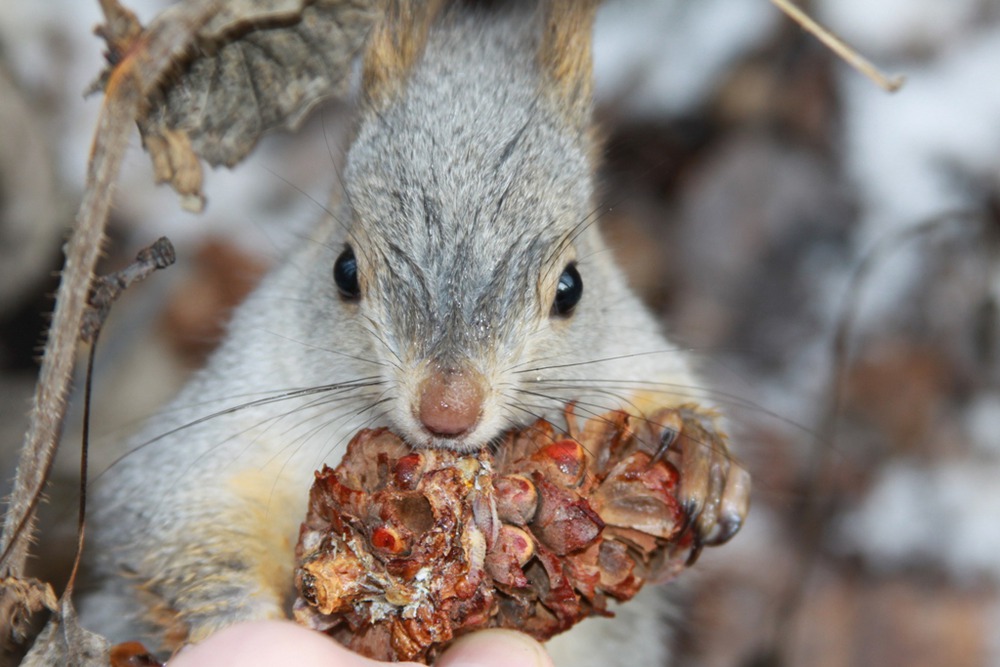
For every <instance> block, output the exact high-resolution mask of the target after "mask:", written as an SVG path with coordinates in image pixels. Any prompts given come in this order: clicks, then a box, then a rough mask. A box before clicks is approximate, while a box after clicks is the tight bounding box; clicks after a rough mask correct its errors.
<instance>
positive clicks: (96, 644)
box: [21, 599, 111, 667]
mask: <svg viewBox="0 0 1000 667" xmlns="http://www.w3.org/2000/svg"><path fill="white" fill-rule="evenodd" d="M110 647H111V644H110V642H109V641H108V640H107V639H105V638H104V637H101V636H100V635H96V634H94V633H93V632H90V631H88V630H84V629H83V628H82V627H80V623H79V621H78V620H77V617H76V611H75V610H74V609H73V604H72V603H71V602H70V601H69V600H68V599H64V600H63V601H62V603H61V604H60V608H59V612H58V613H56V614H55V615H54V616H53V617H52V618H51V620H49V623H48V625H46V626H45V629H44V630H42V634H40V635H38V638H37V639H36V640H35V644H34V646H32V647H31V651H29V652H28V655H27V656H25V658H24V660H23V661H22V662H21V667H51V666H52V665H67V666H69V667H108V663H109V661H110V657H109V650H110Z"/></svg>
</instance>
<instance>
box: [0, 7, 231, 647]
mask: <svg viewBox="0 0 1000 667" xmlns="http://www.w3.org/2000/svg"><path fill="white" fill-rule="evenodd" d="M218 5H219V1H218V0H201V1H200V2H196V1H191V2H186V3H181V4H178V5H175V6H173V7H171V8H170V9H169V10H167V11H166V12H164V13H163V14H161V15H160V17H159V18H158V19H157V20H156V21H155V22H154V23H153V24H152V25H151V26H150V27H149V28H148V29H146V30H141V27H140V30H136V29H135V28H136V24H135V23H134V17H131V18H130V14H129V13H128V12H127V11H125V10H122V9H121V8H120V6H119V5H118V4H117V2H115V1H114V0H102V7H103V8H104V10H105V16H106V18H107V21H108V23H107V25H106V26H105V30H106V31H107V32H108V33H110V34H113V35H117V36H119V37H120V38H121V39H120V40H119V41H118V42H117V44H118V45H121V46H120V48H118V49H117V53H115V54H114V55H115V58H116V61H115V62H113V63H112V64H113V65H114V68H113V69H112V70H111V72H110V75H109V76H108V77H107V84H106V87H105V99H104V104H103V107H102V109H101V115H100V118H99V120H98V126H97V131H96V133H95V137H94V144H93V146H92V148H91V157H90V162H89V165H88V170H87V188H86V191H85V192H84V196H83V201H82V202H81V204H80V208H79V210H78V212H77V215H76V220H75V224H74V229H73V233H72V236H71V237H70V240H69V242H68V243H67V246H66V261H65V264H64V266H63V272H62V279H61V280H60V283H59V289H58V291H57V292H56V306H55V311H54V313H53V317H52V325H51V327H50V330H49V335H48V339H47V341H46V344H45V351H44V354H43V357H42V367H41V371H40V374H39V378H38V382H37V384H36V386H35V395H34V398H33V404H32V412H31V422H30V424H29V426H28V431H27V433H26V434H25V438H24V444H23V446H22V449H21V458H20V461H19V463H18V469H17V475H16V478H15V480H14V489H13V492H12V494H11V498H10V503H9V505H8V507H7V511H6V514H5V515H4V526H3V534H2V536H0V552H2V554H3V555H2V556H0V578H6V579H10V580H17V579H20V578H21V577H23V572H24V564H25V561H26V560H27V555H28V547H29V546H30V543H31V539H32V536H33V534H34V523H35V518H34V515H35V512H34V508H35V504H36V503H37V500H36V499H37V497H38V496H39V494H41V492H42V489H43V488H44V486H45V483H46V481H47V479H48V476H49V473H50V471H51V468H52V461H53V460H54V458H55V451H56V447H57V444H58V440H59V435H60V433H61V431H62V424H63V419H64V417H65V413H66V399H67V396H68V394H69V387H70V382H71V378H72V372H73V366H74V360H75V357H76V345H77V341H78V339H79V336H80V332H81V325H82V323H83V319H84V313H85V312H86V307H87V297H88V294H89V292H90V285H91V280H92V277H93V272H94V266H95V265H96V263H97V259H98V257H99V255H100V252H101V245H102V242H103V238H104V227H105V225H106V223H107V218H108V212H109V209H110V206H111V197H112V186H113V184H114V181H115V179H116V178H117V175H118V172H119V169H120V167H121V162H122V158H123V156H124V154H125V150H126V148H127V147H128V140H129V136H130V135H131V133H132V128H133V124H134V122H135V119H136V117H137V116H138V113H139V111H140V110H141V109H142V107H143V105H144V104H145V102H146V99H147V98H148V96H149V94H150V93H151V92H152V91H153V90H154V88H155V86H156V85H157V82H158V81H159V80H160V79H161V77H162V76H163V74H164V73H165V72H166V71H168V70H169V68H170V67H171V66H172V65H173V64H174V62H175V61H176V60H177V59H178V58H179V57H180V56H181V55H182V54H183V53H184V52H185V51H186V50H187V49H188V48H189V47H190V44H191V42H192V41H193V39H194V35H195V31H196V29H197V27H198V26H200V25H202V24H203V23H204V22H205V21H206V20H207V19H208V18H209V17H211V16H212V14H213V13H215V12H216V11H217V9H218ZM119 10H120V11H119ZM18 527H21V528H20V529H19V528H18ZM12 591H13V588H11V587H0V639H3V638H5V637H7V636H11V635H12V634H14V631H15V628H14V627H13V624H14V621H13V619H14V618H18V617H19V615H18V614H17V613H15V612H16V610H18V608H19V607H20V606H22V602H21V601H20V600H19V599H18V598H17V596H16V595H15V594H14V593H13V592H12Z"/></svg>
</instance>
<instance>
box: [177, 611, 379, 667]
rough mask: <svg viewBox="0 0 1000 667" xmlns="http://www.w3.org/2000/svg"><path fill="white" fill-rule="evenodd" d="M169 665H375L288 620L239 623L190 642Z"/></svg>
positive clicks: (187, 666) (194, 666)
mask: <svg viewBox="0 0 1000 667" xmlns="http://www.w3.org/2000/svg"><path fill="white" fill-rule="evenodd" d="M169 664H170V667H209V666H212V667H215V666H217V665H240V666H241V667H255V666H258V665H259V666H260V667H264V666H265V665H267V666H270V665H302V666H308V665H326V666H329V665H337V666H338V667H375V666H376V665H378V664H379V663H376V662H374V661H372V660H368V659H367V658H363V657H361V656H359V655H357V654H355V653H352V652H351V651H349V650H347V649H346V648H344V647H343V646H341V645H340V644H338V643H337V642H335V641H333V640H332V639H330V638H329V637H325V636H323V635H322V634H320V633H318V632H315V631H313V630H309V629H306V628H303V627H301V626H298V625H295V624H294V623H292V622H290V621H252V622H248V623H240V624H238V625H234V626H232V627H229V628H226V629H224V630H221V631H219V632H218V633H216V634H214V635H212V636H211V637H209V638H208V639H206V640H205V641H203V642H201V643H199V644H195V645H193V646H190V647H188V648H186V649H184V650H183V651H181V652H180V653H178V654H177V655H176V656H175V657H173V658H171V659H170V663H169Z"/></svg>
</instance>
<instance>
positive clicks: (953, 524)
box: [0, 0, 1000, 667]
mask: <svg viewBox="0 0 1000 667" xmlns="http://www.w3.org/2000/svg"><path fill="white" fill-rule="evenodd" d="M162 4H163V3H158V2H154V1H153V0H135V1H132V2H130V3H129V6H130V7H131V8H133V9H134V10H136V11H137V12H138V13H139V15H140V18H142V19H143V20H145V21H148V20H149V19H150V18H152V17H153V16H154V15H155V14H156V12H157V11H158V9H159V8H160V6H161V5H162ZM807 9H808V10H809V11H810V12H812V14H813V15H814V16H815V17H816V18H818V19H820V20H821V21H823V22H824V23H826V24H827V25H828V26H829V27H831V28H832V29H833V30H834V31H835V32H838V33H839V34H840V35H842V36H843V37H844V38H846V39H847V40H848V41H849V42H851V43H852V44H853V45H854V46H855V47H857V48H858V49H859V50H860V51H861V52H863V53H864V54H865V55H867V56H869V57H870V58H872V59H873V60H875V61H876V62H877V63H878V64H879V65H880V66H882V67H883V68H884V69H886V70H887V71H888V72H890V73H892V74H896V73H901V74H905V75H906V77H907V83H906V85H905V87H904V88H903V89H902V91H900V92H899V93H896V94H895V95H889V94H887V93H885V92H883V91H881V90H880V89H879V88H877V87H876V86H875V85H874V84H873V83H872V82H871V81H869V80H868V79H865V78H863V77H862V76H861V75H859V74H857V73H856V72H854V71H853V70H850V69H849V68H848V67H847V66H846V65H844V64H843V63H842V62H841V61H839V60H838V59H837V58H836V57H835V56H833V55H832V54H831V53H829V52H828V51H827V50H826V49H825V48H824V47H822V46H821V45H819V44H818V43H817V42H816V40H815V39H813V38H812V37H810V36H808V35H806V34H804V33H803V32H802V31H801V30H800V29H799V28H798V27H797V26H796V25H795V24H793V23H792V22H791V21H790V20H789V19H787V18H786V17H785V16H783V15H782V14H781V13H780V12H779V11H778V10H777V9H775V8H774V6H772V5H771V4H770V3H769V2H767V1H766V0H697V1H695V0H608V1H607V2H606V3H605V6H604V7H603V9H602V10H601V14H600V17H599V21H598V27H597V35H596V42H595V67H596V76H597V92H598V105H599V118H600V122H601V126H602V128H603V132H604V135H605V138H606V151H605V157H606V165H605V168H604V171H603V173H602V181H601V183H602V185H601V201H602V202H603V208H604V221H603V222H604V224H605V228H606V231H607V234H608V236H609V238H610V239H611V240H612V243H613V245H614V247H615V249H616V252H618V253H619V256H620V259H621V262H622V264H623V265H624V266H625V267H626V268H627V270H628V272H629V274H630V277H631V279H632V282H633V284H634V285H635V287H636V289H637V290H638V291H639V292H640V293H642V295H643V296H644V297H645V299H646V301H647V303H649V304H650V306H651V307H652V308H653V309H654V310H655V311H656V312H657V313H658V314H660V315H661V316H662V320H663V322H664V326H665V327H666V328H667V329H668V331H670V332H671V334H672V335H673V336H674V338H675V339H676V340H677V341H678V342H679V343H680V345H681V346H682V347H684V348H686V349H688V350H690V352H691V354H692V355H693V356H694V357H695V358H696V359H697V360H698V364H699V367H700V369H701V372H702V376H703V378H704V380H705V387H704V388H703V389H702V390H703V391H704V395H705V396H706V397H712V398H713V399H714V400H716V401H717V402H719V403H720V404H722V405H723V406H724V407H725V408H726V410H727V414H728V416H729V420H730V430H731V433H732V438H733V442H734V446H735V447H736V448H737V450H738V452H739V454H740V456H741V457H742V458H743V459H744V460H745V462H746V464H747V465H748V467H749V468H750V470H751V472H752V474H753V476H754V483H755V489H754V500H753V503H754V504H753V507H752V510H751V515H750V519H749V521H748V523H747V525H746V526H745V528H744V530H743V531H742V532H741V533H740V534H739V536H738V537H737V538H736V539H735V540H734V541H733V542H732V543H731V544H730V545H727V546H726V547H724V548H721V549H717V550H709V551H708V552H706V553H705V554H703V556H702V559H701V561H700V562H699V563H698V565H697V567H695V568H694V569H693V570H691V571H690V572H688V573H686V574H685V576H684V577H682V582H681V583H680V584H679V585H678V586H677V587H678V590H679V591H682V592H683V597H684V598H685V599H686V604H687V605H688V606H689V609H688V610H687V611H685V612H684V613H683V614H681V616H682V617H683V620H682V621H681V622H680V623H679V632H678V636H677V642H678V645H679V651H680V655H681V656H682V664H683V665H692V666H693V665H704V666H710V667H714V666H719V667H723V666H744V667H751V666H754V667H757V666H759V667H764V666H770V665H775V666H777V665H821V666H824V667H825V666H829V667H839V666H848V665H900V666H902V665H907V666H908V667H924V666H926V667H930V666H941V665H950V666H951V665H953V666H961V667H965V666H968V667H978V666H998V665H1000V595H998V588H1000V308H998V304H1000V83H998V81H1000V3H997V2H996V0H948V2H942V1H941V0H882V1H881V2H879V3H870V2H865V1H864V0H814V1H813V2H810V3H808V6H807ZM100 19H101V17H100V15H99V13H98V8H97V3H96V2H91V1H82V0H46V2H44V3H30V2H5V3H2V4H0V473H2V479H0V493H2V494H4V495H6V493H7V492H9V483H10V479H11V477H12V475H13V469H14V465H15V461H16V456H17V451H18V448H19V446H20V443H21V437H22V434H23V432H24V429H25V427H26V424H27V418H26V413H27V409H28V404H29V397H30V395H31V392H32V391H33V384H34V379H35V373H36V371H37V366H36V360H35V355H36V352H37V350H38V343H39V340H40V339H41V336H42V331H43V328H44V325H45V321H46V320H45V313H47V312H49V311H50V310H51V302H50V300H49V295H50V294H51V293H52V292H53V291H54V289H55V285H56V279H55V277H54V276H55V272H56V271H58V269H59V267H60V265H61V244H62V242H63V240H64V238H65V236H66V234H67V230H68V229H69V225H70V223H71V220H72V217H73V214H74V212H75V209H76V206H77V204H78V202H79V199H80V196H81V192H82V187H83V179H84V171H85V168H86V161H87V153H88V150H89V143H90V139H91V135H92V132H93V127H94V122H95V119H96V115H97V111H98V109H99V104H100V98H99V97H92V98H89V99H84V98H83V96H82V92H83V90H84V89H85V88H86V87H87V85H88V84H89V83H90V82H91V81H92V80H93V79H94V78H96V77H97V75H98V74H99V72H100V70H101V67H102V58H101V49H102V44H101V43H100V41H99V40H98V39H97V38H96V37H94V36H93V35H92V34H91V30H92V27H93V26H94V25H95V24H97V23H99V22H100ZM348 126H349V119H348V118H345V114H344V113H343V112H342V110H340V109H338V108H337V106H336V105H335V104H329V105H325V106H322V107H320V108H318V109H317V110H316V111H315V112H314V113H313V114H312V116H311V118H310V120H308V121H307V122H306V124H305V126H304V127H303V128H302V130H301V131H300V132H299V133H297V134H294V135H290V134H275V135H273V136H270V137H269V138H267V139H266V140H265V141H263V142H262V144H261V145H260V147H259V148H258V150H257V151H256V152H255V153H254V154H253V155H252V156H251V158H250V159H249V160H247V161H246V162H245V163H244V164H242V165H241V166H240V167H239V168H237V169H236V170H234V171H227V170H224V169H223V170H217V171H212V172H209V173H207V175H206V190H205V192H206V195H207V197H208V206H207V209H206V211H205V212H204V213H203V214H202V215H191V214H188V213H185V212H184V211H183V210H182V209H181V208H180V206H179V204H178V200H177V197H176V196H175V195H174V193H173V192H172V191H170V190H168V189H166V188H163V187H156V186H154V185H153V183H152V172H151V169H150V167H149V163H148V159H147V158H146V156H145V155H144V153H143V152H142V148H141V146H140V145H139V138H138V134H136V135H134V139H133V141H132V145H131V147H130V150H129V154H128V158H127V160H126V165H125V168H124V170H123V173H122V176H121V178H120V180H119V185H118V190H117V197H116V200H115V209H114V210H113V212H112V218H111V221H110V236H111V238H110V240H109V243H108V245H107V257H106V259H105V261H104V262H103V267H102V271H110V270H114V269H117V268H120V267H121V266H122V265H124V264H125V263H127V262H128V261H129V259H130V258H131V257H132V256H133V255H134V254H135V252H136V251H137V250H138V249H139V248H140V247H142V246H145V245H147V244H149V243H151V242H152V241H153V240H155V239H156V238H157V237H158V236H161V235H166V236H169V237H170V239H171V240H172V241H173V242H174V244H175V245H176V247H177V250H178V256H179V262H178V266H177V267H175V268H173V269H171V270H169V271H167V272H162V273H159V274H157V275H156V276H155V277H154V278H153V279H152V280H150V281H148V282H147V283H145V284H144V285H142V286H141V287H138V288H133V289H132V290H131V291H130V292H129V293H128V294H127V295H126V297H125V299H123V300H122V301H121V302H119V304H118V305H117V306H116V307H115V309H114V311H113V314H112V318H111V321H110V322H109V324H108V328H107V329H106V330H105V333H104V334H103V336H102V340H101V348H100V350H99V356H98V364H97V371H96V377H95V382H96V399H95V400H96V402H95V405H94V424H95V427H94V433H93V446H92V456H93V457H94V459H95V462H94V464H93V469H94V471H95V473H96V472H99V471H100V470H101V469H103V468H104V467H107V466H108V465H110V464H111V463H112V462H113V461H114V460H115V459H116V458H117V457H118V456H119V455H120V454H121V452H120V451H119V450H118V449H116V443H118V442H120V440H121V439H122V438H123V437H124V436H125V435H127V434H128V433H129V432H130V431H131V430H133V429H135V428H136V426H137V425H138V423H139V422H140V421H141V420H142V419H143V417H144V416H146V415H149V414H150V413H152V412H153V411H155V409H156V406H157V405H159V404H160V403H161V402H162V401H164V400H166V398H168V397H169V396H170V395H171V394H172V393H173V392H174V391H175V390H176V389H177V388H178V387H179V385H180V384H181V383H182V382H183V380H184V378H185V377H186V375H187V374H188V373H190V372H191V370H192V369H194V368H197V366H198V365H199V364H200V363H201V362H202V361H203V359H204V358H205V355H206V354H207V353H209V352H210V351H211V349H212V346H213V344H214V342H215V341H216V340H217V339H218V336H219V334H220V332H221V330H222V326H223V324H224V318H225V314H226V313H227V312H228V310H229V309H231V308H232V306H233V305H235V304H236V303H238V302H239V300H240V299H241V298H242V297H243V295H245V294H246V292H247V290H248V289H250V288H251V287H252V285H253V284H254V282H255V281H256V280H257V279H258V278H259V276H260V275H261V274H262V273H263V272H264V271H265V270H266V269H267V267H268V266H269V265H270V264H271V263H273V261H274V260H275V259H276V258H277V257H280V256H281V254H282V253H283V252H284V250H285V249H286V248H288V247H289V246H290V245H292V244H293V243H295V242H296V240H297V239H299V238H300V237H301V236H302V235H303V234H305V233H307V230H308V228H309V225H310V224H311V223H312V222H313V221H314V220H316V219H317V218H318V216H319V213H320V210H319V208H320V207H319V204H318V203H317V202H320V203H322V202H325V201H326V200H327V198H328V194H327V193H328V192H329V191H330V189H331V187H332V186H333V185H334V183H335V180H336V174H335V170H333V169H332V168H331V165H332V164H333V163H334V162H335V160H337V159H339V156H340V154H341V151H342V148H340V146H342V140H343V136H344V134H345V128H346V127H348ZM80 417H81V410H80V406H79V404H78V401H75V402H74V404H73V406H72V409H71V411H70V416H69V419H68V421H67V425H66V436H67V437H66V443H65V445H64V447H63V450H62V452H61V457H60V461H59V462H58V465H57V468H56V471H55V479H54V481H53V484H52V486H51V489H50V494H49V498H50V502H48V503H47V504H46V505H45V507H44V508H43V511H44V515H45V526H44V531H43V534H42V536H41V540H40V542H39V545H38V548H37V550H36V554H38V556H39V557H38V558H36V560H35V562H34V563H33V567H34V568H35V572H36V574H37V575H38V576H41V577H44V578H48V579H49V580H52V581H54V582H60V581H62V580H63V579H64V576H65V575H64V574H63V572H64V571H65V567H66V563H67V562H68V560H69V559H70V558H71V556H72V548H73V531H74V526H73V518H74V516H75V514H74V513H75V486H74V485H75V483H76V482H75V475H76V465H77V463H76V461H77V457H78V453H77V448H78V442H79V423H80ZM643 640H644V638H638V637H637V638H636V641H643Z"/></svg>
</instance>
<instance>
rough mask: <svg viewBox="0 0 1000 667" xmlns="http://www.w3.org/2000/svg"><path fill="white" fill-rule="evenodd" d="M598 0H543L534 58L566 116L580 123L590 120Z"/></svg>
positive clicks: (571, 120)
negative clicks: (538, 37) (592, 44)
mask: <svg viewBox="0 0 1000 667" xmlns="http://www.w3.org/2000/svg"><path fill="white" fill-rule="evenodd" d="M599 4H600V0H544V1H543V2H542V6H543V12H544V16H543V25H542V31H543V32H542V39H541V44H540V46H539V50H538V59H539V64H540V67H541V71H542V73H543V75H546V76H548V77H549V79H550V83H551V88H550V90H551V91H552V93H553V94H554V95H555V96H556V97H557V100H556V101H557V102H558V103H559V108H560V109H564V110H565V112H566V113H567V114H568V116H569V118H568V120H569V121H570V122H572V123H574V124H576V125H578V126H580V127H586V126H587V125H588V124H589V122H590V106H591V96H592V92H593V61H592V57H591V42H592V41H593V28H594V16H595V14H596V13H597V6H598V5H599Z"/></svg>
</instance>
